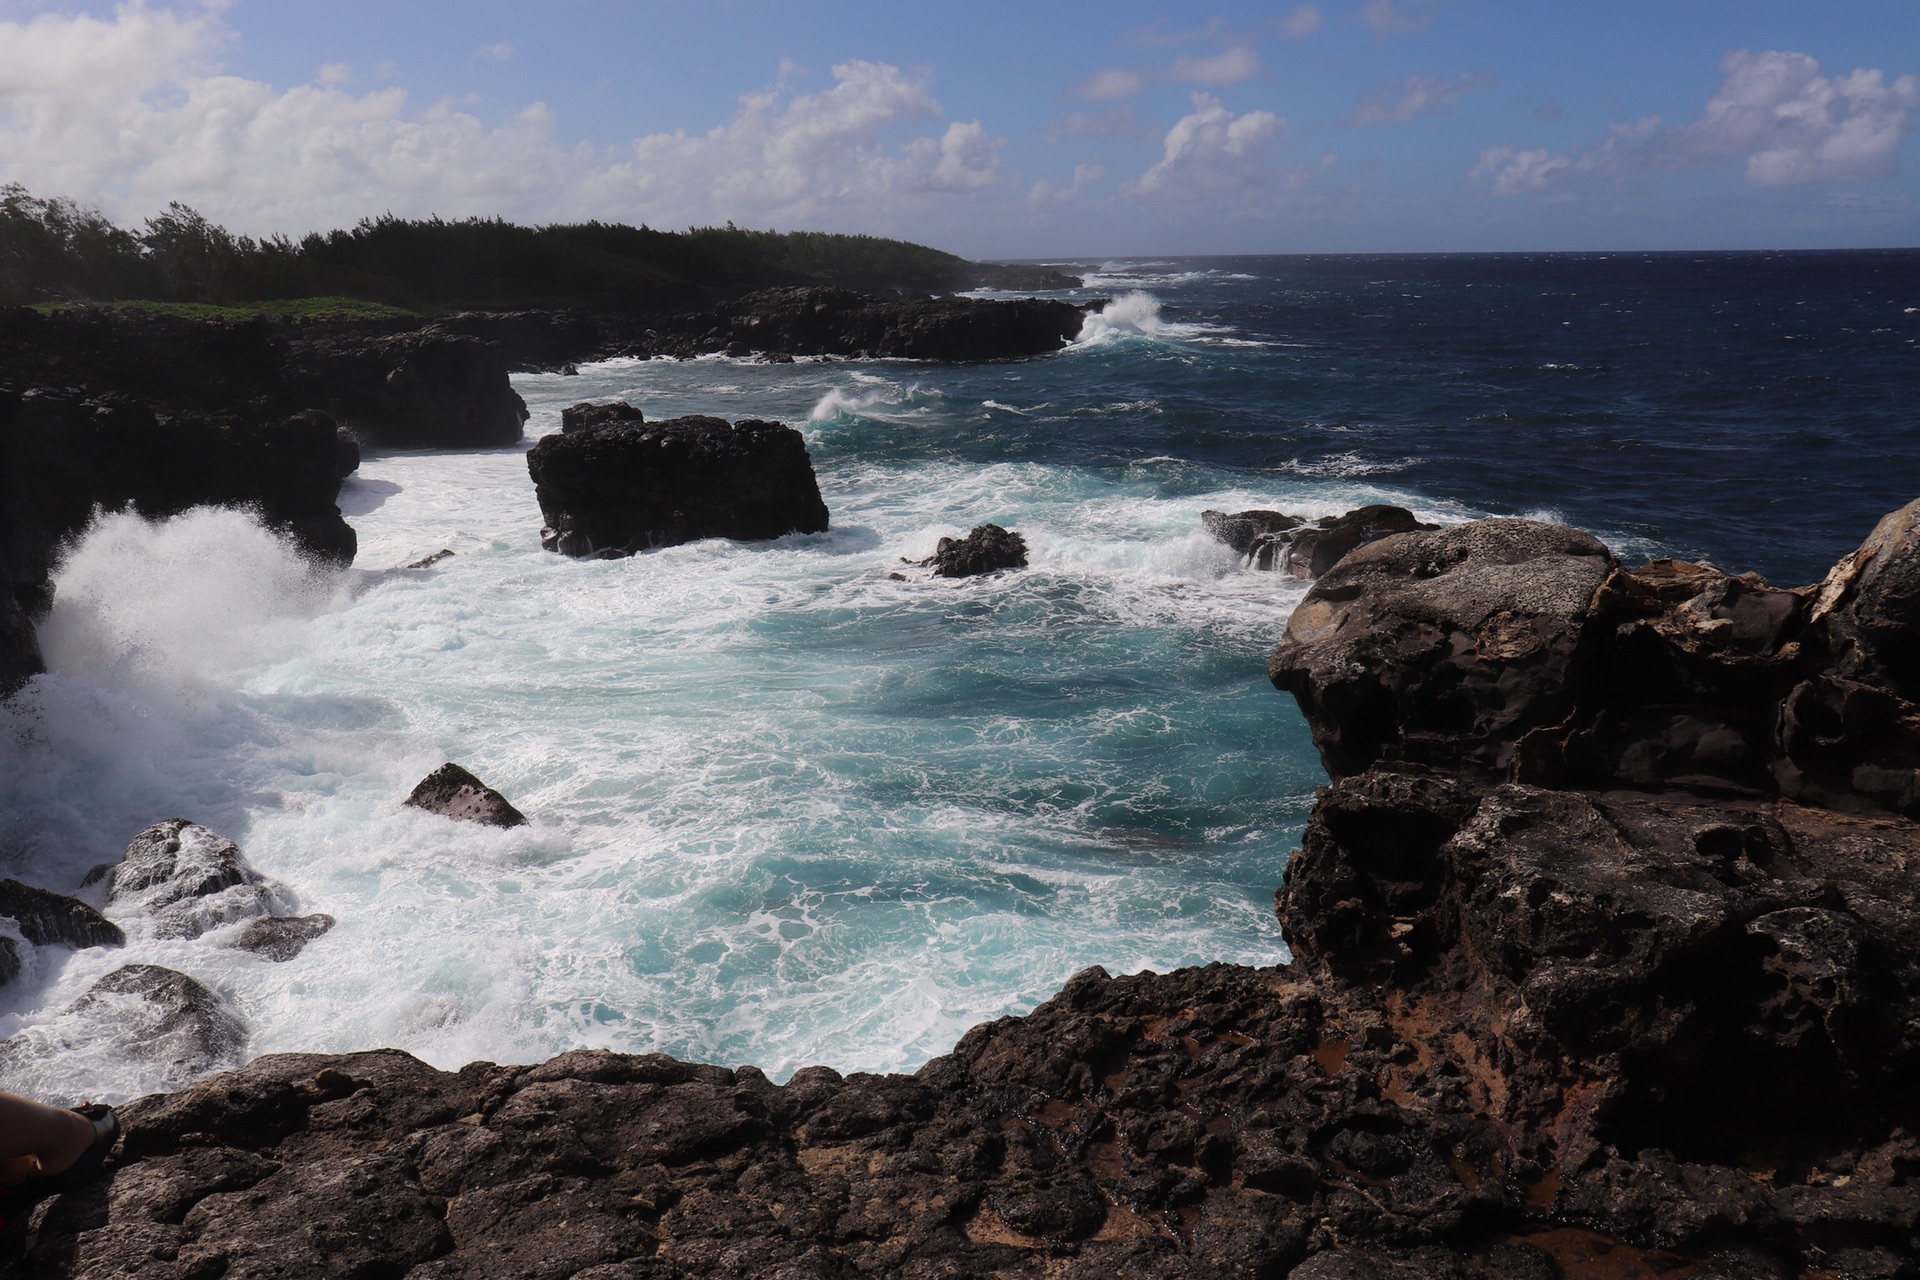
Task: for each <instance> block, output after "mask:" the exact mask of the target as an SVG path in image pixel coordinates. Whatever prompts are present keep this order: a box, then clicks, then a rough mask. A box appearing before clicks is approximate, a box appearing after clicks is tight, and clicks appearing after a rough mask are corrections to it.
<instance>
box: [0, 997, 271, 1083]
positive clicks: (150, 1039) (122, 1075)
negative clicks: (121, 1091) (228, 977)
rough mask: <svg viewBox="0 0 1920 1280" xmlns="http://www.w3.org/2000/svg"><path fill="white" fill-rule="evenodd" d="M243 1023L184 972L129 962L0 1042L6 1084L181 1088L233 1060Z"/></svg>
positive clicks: (242, 1040)
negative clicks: (92, 1082) (98, 1082)
mask: <svg viewBox="0 0 1920 1280" xmlns="http://www.w3.org/2000/svg"><path fill="white" fill-rule="evenodd" d="M246 1044H247V1029H246V1026H245V1024H244V1023H242V1022H241V1021H240V1018H239V1016H238V1015H237V1014H235V1013H234V1011H233V1010H232V1008H231V1007H229V1006H228V1004H227V1003H226V1001H224V1000H222V999H221V998H220V997H219V996H217V995H215V994H214V993H213V992H212V991H209V990H208V989H207V988H206V987H204V986H202V985H201V984H200V983H198V982H196V981H194V980H193V979H192V978H189V977H188V976H187V975H186V974H184V973H176V972H175V971H173V970H172V969H163V968H160V967H159V966H158V965H150V964H130V965H127V966H125V967H123V968H119V969H115V970H114V971H113V972H112V973H110V974H108V975H107V976H106V977H104V978H102V979H100V981H98V982H96V983H94V984H93V986H91V987H89V988H88V989H87V991H86V993H85V994H84V995H82V996H81V997H80V998H79V999H78V1000H75V1001H74V1002H73V1003H72V1004H70V1005H68V1006H67V1007H66V1008H65V1009H63V1010H62V1011H61V1012H60V1014H59V1015H58V1016H57V1017H55V1018H54V1019H53V1020H52V1021H51V1022H47V1023H43V1024H42V1025H40V1026H35V1027H29V1028H28V1029H27V1030H25V1031H22V1032H21V1033H20V1034H19V1035H17V1036H14V1037H13V1038H12V1039H10V1040H7V1041H5V1042H0V1078H4V1079H5V1080H6V1082H7V1084H8V1085H9V1087H11V1088H14V1089H20V1090H28V1091H31V1092H34V1093H36V1094H38V1095H40V1096H43V1097H46V1096H57V1095H58V1094H60V1093H64V1092H65V1091H67V1090H69V1089H74V1088H76V1087H77V1088H82V1089H84V1088H85V1087H87V1079H86V1078H91V1077H92V1076H93V1075H94V1074H95V1071H94V1068H93V1064H98V1075H99V1077H100V1078H102V1079H113V1080H116V1081H122V1082H124V1081H127V1080H129V1079H131V1080H135V1081H137V1082H138V1084H139V1086H140V1087H141V1088H142V1089H180V1088H184V1087H185V1086H187V1085H189V1084H191V1083H193V1082H194V1081H195V1080H198V1079H200V1078H201V1077H202V1076H204V1075H206V1074H207V1073H209V1072H212V1071H220V1070H224V1069H226V1068H229V1067H234V1066H238V1065H239V1063H240V1061H241V1059H242V1056H243V1054H244V1051H245V1049H246Z"/></svg>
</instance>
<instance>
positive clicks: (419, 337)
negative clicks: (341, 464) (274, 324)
mask: <svg viewBox="0 0 1920 1280" xmlns="http://www.w3.org/2000/svg"><path fill="white" fill-rule="evenodd" d="M290 366H291V367H290V374H289V376H290V379H291V380H292V382H293V383H294V385H295V386H297V387H299V388H300V389H301V390H302V391H303V392H304V394H305V395H306V396H307V397H308V398H309V399H310V400H312V401H313V402H314V403H318V404H323V405H325V406H326V407H327V409H329V410H330V411H331V412H332V413H333V415H334V416H335V417H336V418H338V419H339V420H340V421H341V422H342V423H343V424H344V425H345V426H347V427H348V428H350V429H351V430H352V431H353V432H354V434H355V435H356V436H357V437H358V438H359V439H360V441H361V442H362V443H363V444H370V445H380V446H384V447H388V448H399V449H484V448H495V447H499V446H501V445H510V444H515V443H517V442H518V441H519V439H520V429H521V425H522V424H523V423H525V422H526V420H527V406H526V402H525V401H524V400H522V399H521V398H520V396H519V394H518V393H517V392H515V391H514V389H513V387H512V385H511V384H510V383H509V382H508V380H507V362H506V360H505V359H503V358H502V356H501V354H500V350H499V348H497V347H495V346H493V345H492V344H491V343H488V342H483V341H481V340H480V339H479V338H473V337H468V336H465V335H464V334H459V333H455V332H451V331H449V330H446V329H443V328H439V327H432V326H430V327H428V328H425V329H421V330H418V331H416V332H412V333H399V334H387V335H378V336H371V337H368V336H360V335H355V334H351V333H336V332H326V333H321V334H318V335H313V336H306V335H302V336H299V337H297V338H296V339H295V340H294V341H293V342H292V353H291V356H290Z"/></svg>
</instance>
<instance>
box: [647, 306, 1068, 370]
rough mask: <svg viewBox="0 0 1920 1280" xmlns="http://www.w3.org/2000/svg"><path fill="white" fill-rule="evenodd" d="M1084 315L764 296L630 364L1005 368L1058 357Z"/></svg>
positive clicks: (1057, 309) (688, 328)
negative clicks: (806, 361) (714, 360)
mask: <svg viewBox="0 0 1920 1280" xmlns="http://www.w3.org/2000/svg"><path fill="white" fill-rule="evenodd" d="M1085 319H1086V313H1085V312H1084V311H1082V310H1081V309H1080V308H1079V307H1077V306H1074V305H1072V304H1070V303H1066V302H1055V301H1049V300H1044V299H1039V298H1007V299H992V300H987V299H980V298H962V297H945V298H909V299H893V298H877V297H874V296H872V295H870V294H864V293H856V292H854V291H852V290H849V289H833V288H793V289H768V290H764V291H762V292H760V293H753V294H748V295H747V296H745V297H742V298H737V299H735V300H733V301H732V302H727V303H723V304H721V305H720V306H718V307H715V308H714V309H712V310H711V311H705V312H697V313H692V314H687V315H681V316H674V317H671V318H665V319H662V320H660V321H658V322H657V328H655V329H654V330H652V331H650V332H649V334H648V336H647V338H646V339H644V340H643V342H642V343H641V344H640V345H638V346H637V347H636V350H635V354H643V355H675V356H693V355H704V354H707V353H709V352H715V351H723V352H726V353H727V354H729V355H736V356H745V355H753V354H756V353H760V352H778V353H782V354H785V355H790V356H811V355H833V356H858V357H903V358H906V359H911V360H1009V359H1017V358H1019V357H1022V356H1036V355H1045V354H1047V353H1049V352H1054V351H1058V350H1060V348H1062V347H1064V346H1066V345H1067V343H1069V342H1071V341H1072V340H1073V339H1074V338H1075V337H1077V336H1078V335H1079V333H1080V327H1081V325H1082V324H1083V323H1084V322H1085Z"/></svg>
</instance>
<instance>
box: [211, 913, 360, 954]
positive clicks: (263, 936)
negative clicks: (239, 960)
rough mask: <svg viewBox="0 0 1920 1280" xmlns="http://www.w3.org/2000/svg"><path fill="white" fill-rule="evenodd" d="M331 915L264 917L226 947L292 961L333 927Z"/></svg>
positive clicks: (244, 930)
mask: <svg viewBox="0 0 1920 1280" xmlns="http://www.w3.org/2000/svg"><path fill="white" fill-rule="evenodd" d="M334 923H335V921H334V918H333V917H332V916H329V915H311V916H263V917H261V918H260V919H258V920H255V921H253V922H251V923H250V924H248V925H247V927H246V928H244V929H242V930H241V931H240V932H239V933H238V934H236V935H234V937H233V939H232V940H231V941H229V942H228V943H227V944H226V945H227V947H228V949H230V950H233V951H251V952H252V953H253V954H255V955H257V956H265V957H266V958H267V959H269V960H274V961H285V960H291V959H293V958H294V957H295V956H297V955H299V954H300V952H301V951H303V950H304V949H305V948H306V945H307V944H308V943H309V942H312V941H313V940H314V939H315V938H318V937H320V936H321V935H322V934H324V933H326V932H327V931H328V930H330V929H332V928H333V926H334Z"/></svg>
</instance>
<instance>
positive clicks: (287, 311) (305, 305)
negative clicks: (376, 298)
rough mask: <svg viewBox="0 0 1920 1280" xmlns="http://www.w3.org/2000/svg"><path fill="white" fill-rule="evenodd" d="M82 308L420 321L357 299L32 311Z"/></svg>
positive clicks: (142, 302)
mask: <svg viewBox="0 0 1920 1280" xmlns="http://www.w3.org/2000/svg"><path fill="white" fill-rule="evenodd" d="M82 306H98V307H103V308H105V309H108V310H112V311H144V312H146V313H148V314H150V315H161V316H179V317H181V318H182V319H186V320H251V319H253V318H254V317H255V316H265V317H267V318H268V319H269V320H285V321H291V322H293V323H296V324H297V323H303V322H306V321H316V320H317V321H329V322H332V321H340V320H392V319H412V320H417V319H420V318H421V316H420V313H419V312H418V311H409V310H407V309H406V308H405V307H390V306H388V305H387V304H386V303H384V302H364V301H362V300H361V299H359V298H339V297H334V298H277V299H274V300H272V301H268V302H241V303H236V304H234V305H233V306H217V305H215V304H213V303H211V302H153V301H149V300H147V299H143V298H130V299H127V300H125V301H121V302H102V303H75V302H42V303H39V304H38V305H36V306H35V307H34V310H35V311H45V312H49V313H52V312H59V311H77V310H79V309H80V308H81V307H82Z"/></svg>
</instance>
